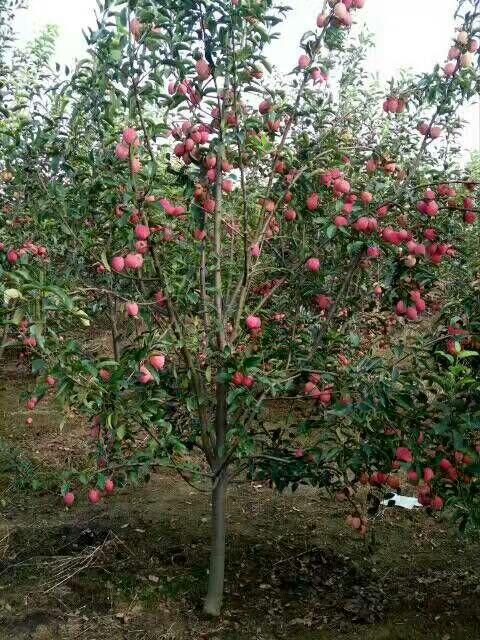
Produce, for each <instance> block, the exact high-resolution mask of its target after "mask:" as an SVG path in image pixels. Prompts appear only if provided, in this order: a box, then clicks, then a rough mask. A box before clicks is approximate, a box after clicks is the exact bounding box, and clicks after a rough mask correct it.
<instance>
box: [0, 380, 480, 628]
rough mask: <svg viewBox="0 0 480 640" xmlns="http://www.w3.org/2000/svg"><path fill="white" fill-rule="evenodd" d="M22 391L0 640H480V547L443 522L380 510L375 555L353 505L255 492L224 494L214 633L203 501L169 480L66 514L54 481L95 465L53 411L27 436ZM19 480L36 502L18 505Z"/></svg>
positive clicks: (1, 385)
mask: <svg viewBox="0 0 480 640" xmlns="http://www.w3.org/2000/svg"><path fill="white" fill-rule="evenodd" d="M27 385H28V380H25V379H24V378H23V377H21V376H20V377H18V376H17V375H16V373H15V372H13V371H12V372H10V374H9V377H8V379H2V380H0V443H1V445H2V448H1V450H0V490H1V495H0V639H2V640H3V639H9V640H26V639H31V640H53V639H56V640H57V639H58V640H64V639H69V640H99V639H100V638H101V639H102V640H125V639H128V640H130V639H131V640H160V639H162V640H213V639H222V640H277V639H288V640H339V639H342V640H354V639H355V640H356V639H361V640H410V639H411V640H427V639H428V640H476V639H478V638H480V564H479V562H478V557H479V551H480V547H479V543H478V539H477V540H475V539H465V538H462V537H461V536H459V535H458V534H457V532H456V531H455V529H454V526H453V525H452V524H451V523H450V521H449V520H450V516H449V514H448V513H444V514H441V515H436V516H434V517H433V516H429V515H428V514H426V513H423V512H418V511H405V510H401V509H385V510H384V511H383V512H382V513H381V514H380V515H379V516H378V518H377V520H376V522H375V527H374V531H375V536H374V537H375V539H374V540H373V541H369V542H368V543H365V542H363V541H362V540H360V539H359V538H357V537H356V536H355V535H354V534H352V531H351V530H350V529H349V528H348V527H347V526H346V525H345V522H344V521H345V516H346V515H347V513H348V507H347V506H345V505H344V504H339V503H333V502H332V501H331V499H330V498H328V497H327V496H325V495H323V494H321V493H319V492H317V491H312V490H309V489H303V490H300V491H299V492H297V493H295V494H293V495H292V494H284V495H279V494H278V493H275V492H274V491H272V490H271V489H270V488H268V487H267V486H265V485H263V484H259V483H247V484H239V485H236V486H234V487H232V488H231V489H230V492H229V504H228V510H229V534H228V561H227V562H228V570H227V586H226V595H225V607H224V612H223V615H222V617H221V618H220V619H218V620H213V621H212V620H208V619H205V618H204V617H203V616H202V613H201V602H202V597H203V594H204V588H205V584H206V567H207V560H208V545H209V496H208V493H198V492H197V491H194V490H193V489H192V488H191V487H190V486H188V485H187V484H185V483H183V482H182V481H181V480H179V479H178V478H177V477H176V476H174V475H173V474H169V473H162V474H154V475H153V477H152V481H151V482H150V483H149V484H148V485H147V486H142V487H140V488H135V489H134V488H128V489H122V490H120V491H118V492H117V493H116V494H115V495H114V496H112V497H111V498H109V499H108V500H105V501H102V503H100V504H99V505H96V506H92V505H89V504H88V503H87V502H86V500H85V498H84V497H82V496H79V498H78V500H77V501H76V503H75V506H74V507H73V508H72V509H70V510H67V509H65V508H64V507H63V505H62V503H61V501H60V498H59V496H58V492H57V490H56V488H55V484H54V482H53V478H54V477H55V475H56V471H57V470H59V469H61V468H64V466H65V465H66V464H71V463H72V462H75V461H76V460H79V459H82V458H83V457H84V456H85V455H86V452H87V449H88V445H87V441H86V431H85V429H84V427H83V426H82V425H81V424H79V423H78V421H75V420H70V421H67V422H66V423H65V424H64V425H63V426H62V430H61V431H60V424H61V416H60V415H59V412H58V410H57V409H56V408H55V406H54V404H53V401H52V402H50V403H45V404H42V406H41V408H40V409H39V412H35V414H34V424H33V425H31V426H28V425H26V424H25V419H26V417H27V412H26V411H25V410H24V408H23V404H22V403H20V401H19V399H18V394H19V392H20V391H21V388H22V387H26V386H27ZM19 469H20V471H21V473H23V474H27V475H29V476H31V474H37V475H38V477H39V479H41V481H42V487H43V489H42V491H40V492H37V493H35V494H33V492H32V491H31V490H29V491H28V492H25V490H23V491H22V480H21V478H20V480H19V479H18V472H19ZM20 475H21V474H20ZM49 478H51V479H52V480H51V484H49V481H48V480H49Z"/></svg>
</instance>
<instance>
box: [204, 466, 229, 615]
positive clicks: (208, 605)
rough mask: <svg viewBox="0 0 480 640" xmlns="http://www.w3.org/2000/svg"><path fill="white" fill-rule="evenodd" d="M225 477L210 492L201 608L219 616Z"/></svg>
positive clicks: (223, 536)
mask: <svg viewBox="0 0 480 640" xmlns="http://www.w3.org/2000/svg"><path fill="white" fill-rule="evenodd" d="M227 484H228V481H227V477H226V474H225V473H224V472H222V473H221V475H220V476H219V478H218V482H217V484H216V486H215V487H214V489H213V491H212V541H211V549H210V568H209V576H208V592H207V597H206V598H205V603H204V606H203V611H204V613H206V614H208V615H210V616H219V615H220V611H221V609H222V601H223V586H224V579H225V532H226V517H225V516H226V513H225V506H226V505H225V502H226V494H227Z"/></svg>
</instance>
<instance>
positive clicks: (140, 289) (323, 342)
mask: <svg viewBox="0 0 480 640" xmlns="http://www.w3.org/2000/svg"><path fill="white" fill-rule="evenodd" d="M476 4H477V3H475V2H461V3H460V4H459V11H458V20H459V23H458V24H459V30H458V31H457V32H456V34H455V38H454V42H453V45H452V47H451V49H450V51H449V52H448V58H449V61H448V62H446V64H445V67H444V68H443V69H441V68H440V67H436V68H435V70H434V71H433V72H432V73H431V74H425V75H422V76H420V77H419V78H417V79H411V78H403V79H402V80H401V81H399V82H396V83H392V84H391V89H390V91H391V92H390V94H389V95H388V96H387V97H386V99H385V102H384V105H383V111H384V112H386V114H388V115H382V110H381V104H375V102H374V101H372V95H375V90H376V89H374V90H373V92H372V89H371V87H367V85H366V80H365V78H364V76H363V75H362V74H361V72H360V73H359V74H358V76H356V74H355V63H356V62H358V58H361V56H362V55H363V54H362V46H363V45H362V46H360V47H353V48H352V47H349V45H348V32H349V27H350V25H351V24H352V21H353V19H354V16H355V14H356V12H357V11H359V10H361V9H362V7H363V5H364V0H343V1H341V2H340V1H336V0H332V1H331V2H329V3H325V6H324V11H323V12H322V13H321V14H320V15H319V16H318V19H317V26H316V28H315V29H313V30H310V31H308V32H307V33H306V34H305V35H304V37H303V38H302V41H301V53H300V55H299V58H298V60H297V61H296V63H294V64H292V66H293V67H294V68H293V71H292V73H291V75H290V83H289V85H288V86H287V85H286V83H284V84H283V85H280V84H272V83H271V82H270V81H268V79H266V78H268V74H269V72H270V66H269V63H268V60H267V58H266V48H267V46H268V44H269V43H270V42H271V41H272V39H273V38H275V37H276V34H275V27H276V26H277V24H279V23H280V22H281V21H282V20H283V18H284V16H285V12H286V8H285V7H282V6H280V5H276V4H275V3H274V2H273V1H272V0H263V1H262V2H254V1H253V0H228V1H227V0H209V1H208V2H207V1H205V0H182V1H181V2H179V0H162V1H161V2H153V0H137V1H133V0H130V1H129V2H127V1H126V0H115V1H112V0H108V1H104V3H103V7H101V12H102V13H101V16H100V18H99V20H98V28H97V30H96V31H94V32H91V33H90V35H89V45H90V53H91V57H90V58H89V59H87V60H85V61H83V62H82V63H80V64H79V66H78V68H77V69H76V71H75V73H74V75H73V78H72V79H71V81H70V82H69V83H67V84H66V85H65V86H64V88H63V92H62V93H61V99H62V105H64V107H63V109H62V110H61V116H59V117H58V118H57V120H56V121H54V126H52V128H51V129H50V131H51V132H53V133H54V134H55V140H54V141H52V144H54V152H55V153H54V156H53V158H54V159H53V158H52V161H51V162H50V164H49V165H47V164H43V165H41V170H40V172H37V173H39V176H40V177H39V179H38V183H39V185H37V183H34V185H36V186H34V185H32V183H31V182H30V181H29V177H28V176H29V175H30V174H29V173H28V172H27V171H26V165H27V163H26V162H25V161H23V160H22V159H21V158H18V157H17V158H13V159H11V160H10V159H9V160H8V162H9V163H10V164H11V166H12V168H11V169H10V168H7V169H8V171H10V173H11V176H12V179H11V180H10V181H9V182H8V181H7V184H6V186H5V188H4V192H3V197H4V199H5V201H6V202H7V203H8V204H7V205H6V206H7V209H8V211H5V210H4V215H10V210H11V209H14V210H17V209H18V208H22V209H23V210H25V211H29V212H33V211H35V212H38V211H42V215H41V216H37V218H36V219H35V225H34V226H33V227H31V228H29V231H30V229H32V235H33V231H34V232H35V234H39V233H41V232H45V231H48V232H49V233H51V240H50V244H51V248H52V250H50V246H49V247H48V249H49V253H50V263H49V264H48V265H44V267H42V268H41V269H38V267H35V266H34V265H33V264H32V260H31V257H30V256H29V255H28V253H29V251H28V250H25V251H23V255H20V254H21V251H20V250H18V251H17V248H16V247H18V243H19V240H18V238H17V239H15V234H14V233H12V234H10V235H9V237H8V243H6V249H7V250H8V252H7V253H6V256H5V257H4V259H3V264H4V268H5V280H7V279H8V280H9V282H10V283H11V282H13V283H14V284H15V288H12V287H10V288H9V289H8V291H9V292H10V293H8V294H6V299H8V303H9V304H8V306H7V313H8V318H9V320H10V322H13V323H14V324H21V326H20V328H21V329H22V330H23V331H25V332H27V334H28V336H27V337H24V340H27V342H26V343H25V344H26V346H27V348H29V349H31V350H32V351H33V352H37V351H38V356H39V357H37V358H36V360H35V361H34V362H35V367H34V368H35V372H36V373H38V374H39V384H38V387H37V389H36V391H35V392H34V395H33V396H32V397H31V398H30V399H29V400H28V401H27V402H28V403H29V404H28V406H29V407H32V408H34V407H35V405H36V404H37V402H38V400H39V399H41V397H42V395H44V394H45V393H46V390H47V388H48V387H49V385H55V384H56V385H57V389H58V395H59V396H61V397H63V398H64V399H65V402H66V403H67V404H68V405H69V406H71V407H75V408H76V409H77V410H79V411H80V412H82V413H83V414H84V415H86V416H87V417H88V418H89V419H90V420H91V425H92V437H93V442H94V448H95V454H96V458H97V466H96V467H95V468H94V469H92V470H89V472H85V471H84V472H75V473H73V474H71V475H70V476H69V477H68V478H67V479H66V481H65V482H64V484H63V487H62V492H63V494H64V499H65V502H66V503H67V504H69V505H71V504H72V503H73V501H74V493H73V491H72V490H71V489H72V485H73V484H74V483H75V482H83V483H84V484H89V483H91V482H92V484H90V489H89V493H88V496H89V499H90V501H91V502H93V503H95V502H98V501H99V500H100V499H101V497H102V491H104V492H105V493H110V492H111V491H112V490H113V488H114V483H113V480H112V477H114V478H115V479H116V481H117V482H122V481H124V480H128V481H130V482H133V483H135V482H136V481H138V479H139V478H141V477H144V476H146V475H147V473H148V470H149V469H150V468H151V467H152V466H155V465H166V466H172V467H173V468H175V469H176V470H177V471H178V472H179V474H180V475H181V476H183V478H184V479H185V480H187V481H188V482H190V483H192V484H195V482H196V481H197V480H198V479H200V478H205V477H206V478H207V479H208V480H209V482H210V483H211V491H212V550H211V559H210V568H209V584H208V593H207V597H206V600H205V611H206V612H207V613H208V614H212V615H218V614H219V612H220V609H221V604H222V595H223V584H224V571H225V529H226V524H225V523H226V519H225V508H226V506H225V504H226V503H225V501H226V492H227V488H228V485H229V483H230V482H231V481H232V479H233V478H235V477H237V476H238V475H239V474H241V473H244V472H247V473H248V474H249V475H250V477H260V478H268V479H269V480H271V481H272V482H273V484H274V485H275V486H276V487H278V488H279V489H283V488H284V487H285V486H287V485H292V486H293V487H294V488H295V486H297V485H298V483H300V482H309V483H310V484H312V485H314V486H323V487H328V488H331V489H332V490H333V491H337V492H338V493H339V494H341V495H344V496H345V497H346V498H348V499H350V500H352V502H354V500H353V499H352V495H353V491H354V488H355V486H356V485H358V484H359V483H364V482H370V484H371V485H372V486H374V487H375V486H376V487H381V486H384V485H385V484H386V483H387V482H388V483H389V485H390V486H398V484H399V482H400V481H399V480H398V477H396V476H395V475H394V474H395V472H396V471H398V470H399V469H405V470H407V471H408V472H409V473H410V472H411V471H412V469H410V465H412V464H417V462H416V461H417V458H418V464H419V465H422V466H423V465H424V458H425V456H428V455H430V454H429V453H428V451H426V453H425V455H424V448H422V443H423V439H422V438H421V437H420V434H419V433H418V431H419V429H417V428H416V427H415V428H414V429H413V428H411V426H410V423H409V421H410V420H411V418H412V410H413V407H415V410H418V406H421V405H422V403H425V398H426V395H425V394H426V391H425V389H424V388H422V384H423V380H424V378H422V377H421V376H422V375H425V371H424V370H423V369H419V368H418V367H416V366H414V362H412V360H411V361H410V362H411V365H412V366H411V367H409V368H408V370H402V369H401V368H399V367H398V364H399V363H398V362H397V360H398V361H405V360H406V356H405V353H406V352H405V350H403V351H401V352H400V348H398V349H394V348H392V347H391V345H390V344H389V340H390V339H389V337H388V333H389V331H390V330H391V328H392V327H393V326H394V325H395V324H396V323H397V322H398V323H399V324H400V325H403V324H404V323H408V322H410V323H416V322H417V321H418V320H419V319H420V317H421V316H422V314H424V313H425V312H426V311H427V307H428V305H430V306H431V303H432V299H431V298H430V297H429V296H431V295H432V294H429V291H430V290H434V289H433V287H434V285H435V283H436V282H437V280H438V277H439V268H441V267H440V265H441V264H442V265H443V264H444V263H445V262H446V261H447V260H448V259H457V258H456V257H455V256H456V255H457V247H458V250H460V249H461V245H462V238H461V233H462V231H461V230H462V229H463V225H462V220H461V216H462V214H463V218H464V220H463V222H465V223H467V224H469V223H471V222H473V221H474V203H473V201H471V195H470V194H472V192H473V190H474V188H475V185H474V184H472V183H471V182H470V181H469V180H466V181H463V182H462V177H461V174H460V169H459V168H458V166H457V165H456V164H455V154H454V153H452V142H453V147H454V146H455V144H454V139H455V135H456V133H457V131H458V126H459V123H458V120H457V118H456V115H455V114H456V113H457V111H458V108H459V106H460V105H461V104H462V103H463V102H465V101H467V100H468V99H469V98H470V97H471V96H472V95H473V94H474V93H475V91H476V87H477V82H478V75H477V71H476V68H477V58H476V55H475V53H476V51H477V48H478V42H477V40H476V39H475V38H474V36H475V35H476V33H477V31H478V26H479V24H478V22H479V20H478V17H479V14H478V12H477V7H476ZM342 63H344V65H345V66H344V73H343V75H342V76H341V77H340V80H339V83H338V91H336V92H333V91H331V90H330V88H329V85H328V77H329V75H330V74H331V72H332V71H333V70H334V69H335V67H336V66H337V64H339V65H341V64H342ZM474 63H475V67H474ZM67 115H68V123H67V121H66V117H67ZM417 125H418V131H417ZM120 132H121V133H120ZM42 133H43V134H44V133H45V132H42ZM119 134H120V135H119ZM20 137H21V140H22V143H23V144H25V145H26V149H27V151H30V150H31V149H32V148H33V147H34V146H35V141H34V140H32V139H29V138H28V137H27V136H25V135H23V134H22V135H21V136H20ZM36 140H37V139H36ZM42 140H43V141H42V142H41V143H39V144H40V146H39V149H40V150H41V151H44V152H48V151H49V149H50V147H49V144H50V143H49V142H47V141H46V140H45V139H44V138H42ZM27 157H28V155H27ZM9 158H11V156H9ZM4 161H5V160H4ZM19 184H22V185H23V187H24V191H22V192H21V193H19V191H18V185H19ZM42 185H43V187H44V195H43V196H41V195H39V193H41V192H39V189H41V188H42ZM453 185H459V186H460V188H458V187H455V188H454V186H453ZM459 211H460V213H458V212H459ZM472 214H473V215H472ZM32 217H33V216H32ZM454 237H455V238H456V239H455V246H454V245H453V244H452V242H453V240H452V239H453V238H454ZM14 243H16V244H14ZM7 245H8V246H7ZM12 252H13V253H12ZM37 253H38V252H37ZM61 267H62V268H64V269H65V273H64V274H63V275H62V276H61V283H60V284H61V285H62V287H58V286H57V287H52V281H51V280H50V278H52V276H53V275H54V273H55V270H57V273H58V270H59V269H60V268H61ZM440 273H441V272H440ZM57 284H59V283H58V282H57ZM45 298H47V304H46V305H45ZM32 300H33V301H34V302H36V303H37V304H36V305H34V308H33V309H32V306H31V303H32ZM39 300H41V301H43V302H42V303H41V304H40V306H39V304H38V301H39ZM79 309H82V312H83V313H86V315H87V316H88V317H90V318H92V319H94V320H95V319H96V318H98V312H99V310H106V311H107V312H108V314H109V317H110V321H111V330H112V353H111V356H108V357H103V358H102V357H98V356H97V355H96V354H92V353H88V351H87V349H86V345H85V344H84V343H83V342H82V341H81V340H74V339H64V334H65V333H66V332H67V331H68V328H69V325H68V321H69V320H71V319H75V318H78V317H80V318H83V321H84V322H85V323H87V322H88V320H87V319H86V318H85V317H84V316H82V315H81V313H82V312H80V311H79ZM385 309H387V310H389V311H390V312H393V314H396V316H397V317H399V318H400V320H398V321H397V320H395V318H394V317H390V319H389V320H388V324H387V325H386V326H385V325H382V324H381V323H379V322H378V321H376V319H377V320H378V315H379V313H380V311H381V310H385ZM79 314H80V315H79ZM121 314H122V315H124V316H127V317H128V324H127V325H126V327H125V328H124V329H123V330H122V327H121V326H120V325H121V323H120V320H121ZM415 326H417V325H416V324H415ZM420 327H421V324H420ZM420 331H421V329H420ZM384 333H385V334H387V337H384V335H383V334H384ZM32 338H33V340H32ZM378 338H380V341H381V342H382V345H381V349H378V341H379V340H378ZM389 347H390V348H389ZM408 353H410V352H408ZM392 354H393V356H392ZM414 397H415V403H413V402H412V403H411V404H410V402H411V400H412V398H414ZM275 398H277V399H279V400H280V399H281V400H282V401H283V400H285V399H287V401H288V402H289V403H290V404H291V406H295V405H296V406H300V407H302V409H303V411H304V415H305V419H304V420H302V421H301V422H300V423H299V424H298V423H296V422H293V421H292V420H291V419H290V418H289V417H288V416H287V417H286V419H285V425H281V426H280V427H279V428H278V429H273V430H272V429H269V428H268V427H267V426H266V424H265V422H266V416H267V415H268V408H269V401H271V400H272V399H275ZM283 426H284V427H285V428H282V427H283ZM313 430H315V434H316V437H315V438H313V439H312V438H311V437H308V438H307V439H306V440H305V438H306V436H311V435H312V431H313ZM444 435H445V434H444V433H442V434H439V433H436V432H435V431H434V430H433V431H432V433H431V434H430V435H429V438H428V443H429V451H433V458H432V459H434V460H435V464H436V463H437V458H438V465H439V469H440V471H439V473H441V472H442V468H443V467H442V463H441V458H440V449H438V446H441V447H443V450H446V449H445V448H446V447H447V444H445V437H444ZM449 435H451V434H449ZM145 436H146V437H147V445H146V446H145V447H143V448H141V447H140V442H141V441H145ZM440 436H441V437H440ZM305 442H309V443H310V444H309V445H308V446H307V445H306V444H305ZM467 446H468V445H467V442H466V441H465V447H466V448H467ZM191 451H195V452H197V453H198V452H200V453H201V456H202V457H201V461H200V462H198V463H195V462H194V461H195V460H198V456H196V457H193V456H191V455H190V452H191ZM452 455H453V454H452ZM469 455H472V456H475V459H474V460H473V458H472V461H475V460H476V455H477V454H476V452H473V453H472V454H469ZM392 462H393V469H392V468H391V467H392ZM443 466H445V463H443ZM451 466H452V465H451ZM444 471H445V470H444ZM467 471H468V470H467ZM476 473H477V472H476V471H475V470H471V471H470V472H468V473H467V474H464V475H465V476H467V475H468V477H470V478H473V477H474V476H475V474H476ZM434 475H435V472H434ZM450 475H451V476H452V475H453V474H450ZM431 480H432V479H431V478H429V480H426V484H425V486H426V487H427V488H428V492H424V495H425V496H428V497H427V498H426V499H425V500H424V502H425V504H429V505H431V506H432V507H433V508H439V507H441V506H442V505H443V500H442V498H441V497H440V493H441V491H442V486H443V485H441V483H438V487H437V484H435V483H432V481H431ZM458 480H459V478H458V473H457V477H455V479H454V481H455V482H457V481H458ZM452 482H453V480H452V478H450V485H451V483H452ZM450 485H448V487H450ZM422 486H423V485H422ZM432 486H433V487H434V488H435V491H436V493H435V494H433V493H432V492H431V491H432V490H433V489H432ZM440 501H441V502H442V505H441V504H440ZM354 504H355V502H354ZM355 509H357V506H355ZM349 522H350V524H351V525H352V526H353V527H354V528H355V529H358V530H359V533H360V534H361V535H365V534H366V531H367V521H366V519H365V517H364V514H361V513H360V512H358V513H357V512H355V514H353V515H352V516H351V519H350V520H349Z"/></svg>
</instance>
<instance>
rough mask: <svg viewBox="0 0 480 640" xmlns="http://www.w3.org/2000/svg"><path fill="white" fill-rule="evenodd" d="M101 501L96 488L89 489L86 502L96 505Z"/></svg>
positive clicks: (100, 495) (99, 493)
mask: <svg viewBox="0 0 480 640" xmlns="http://www.w3.org/2000/svg"><path fill="white" fill-rule="evenodd" d="M101 499H102V494H101V492H100V490H99V489H97V488H94V489H89V491H88V501H89V502H90V503H91V504H98V503H99V502H100V500H101Z"/></svg>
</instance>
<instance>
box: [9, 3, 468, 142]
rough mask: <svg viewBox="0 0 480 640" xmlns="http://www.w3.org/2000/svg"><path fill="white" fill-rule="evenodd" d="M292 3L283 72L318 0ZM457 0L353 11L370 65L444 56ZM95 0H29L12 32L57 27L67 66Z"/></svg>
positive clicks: (278, 59)
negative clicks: (369, 37) (370, 38)
mask: <svg viewBox="0 0 480 640" xmlns="http://www.w3.org/2000/svg"><path fill="white" fill-rule="evenodd" d="M285 4H289V5H290V6H291V7H293V10H292V11H291V12H290V14H289V17H288V19H287V21H286V23H284V25H283V28H282V33H283V37H282V38H281V41H277V42H276V43H275V44H274V45H273V46H272V47H271V50H270V58H271V60H272V62H273V63H274V64H275V65H276V66H277V67H278V68H279V69H280V70H281V71H284V72H287V71H290V70H291V68H292V67H293V66H294V65H295V62H296V60H297V59H298V55H299V53H300V48H299V46H298V42H299V40H300V37H301V35H302V34H303V33H304V31H306V30H307V29H311V28H312V27H315V20H316V16H317V14H318V13H319V11H320V9H321V7H322V5H323V2H322V0H289V2H286V3H285ZM456 4H457V2H456V0H402V1H401V2H398V1H396V0H366V3H365V7H364V9H362V10H361V11H358V12H356V18H358V19H359V22H360V23H365V24H366V26H367V27H368V29H369V30H370V31H371V32H373V34H374V39H375V49H374V50H373V51H372V54H371V55H370V57H369V60H368V69H369V70H370V71H371V72H372V73H378V74H379V76H380V78H381V79H383V80H388V79H389V78H390V77H391V76H394V75H396V73H398V71H399V70H400V69H401V68H411V69H413V70H414V71H416V72H421V71H429V70H430V69H431V68H432V67H433V66H434V65H435V64H436V63H437V62H440V63H442V62H443V61H444V60H445V56H446V52H447V51H448V48H449V46H450V44H451V38H452V36H453V33H454V30H453V24H454V23H453V14H454V10H455V7H456ZM96 6H97V4H96V0H30V8H29V9H28V10H26V11H23V12H21V14H20V16H19V18H18V19H17V24H16V31H17V33H18V35H19V38H20V40H21V41H28V40H29V39H31V38H32V37H33V36H34V35H35V34H37V33H38V32H39V31H40V30H41V29H42V27H44V26H46V25H47V24H56V25H57V26H58V27H59V30H60V36H59V40H58V46H57V57H58V60H60V61H61V62H62V63H65V64H69V63H70V64H71V63H72V62H74V60H75V59H76V58H77V59H80V58H81V57H82V56H83V54H84V53H85V42H84V38H83V35H82V28H85V27H86V26H87V25H94V24H95V18H94V11H95V9H96ZM463 116H464V117H465V119H467V120H468V121H469V125H468V127H467V128H466V131H465V135H464V138H463V146H464V147H465V149H466V150H467V151H470V150H479V149H480V126H479V123H480V107H479V106H478V105H476V106H474V107H470V108H468V109H467V110H465V112H464V113H463Z"/></svg>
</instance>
